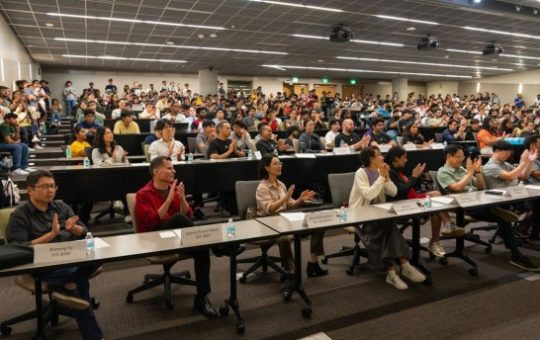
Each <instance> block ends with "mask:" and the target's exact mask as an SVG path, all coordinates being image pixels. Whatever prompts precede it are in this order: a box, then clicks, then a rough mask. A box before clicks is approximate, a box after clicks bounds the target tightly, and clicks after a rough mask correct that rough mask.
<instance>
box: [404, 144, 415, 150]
mask: <svg viewBox="0 0 540 340" xmlns="http://www.w3.org/2000/svg"><path fill="white" fill-rule="evenodd" d="M403 149H405V151H413V150H416V145H414V144H413V143H407V144H403Z"/></svg>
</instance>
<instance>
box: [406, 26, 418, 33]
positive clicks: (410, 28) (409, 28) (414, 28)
mask: <svg viewBox="0 0 540 340" xmlns="http://www.w3.org/2000/svg"><path fill="white" fill-rule="evenodd" d="M406 31H408V32H413V31H416V27H414V26H411V27H407V28H406Z"/></svg>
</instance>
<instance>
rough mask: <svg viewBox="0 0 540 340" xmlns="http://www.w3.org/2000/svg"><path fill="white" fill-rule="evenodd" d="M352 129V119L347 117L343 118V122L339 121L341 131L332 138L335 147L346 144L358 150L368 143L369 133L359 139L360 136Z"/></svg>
mask: <svg viewBox="0 0 540 340" xmlns="http://www.w3.org/2000/svg"><path fill="white" fill-rule="evenodd" d="M353 130H354V123H353V121H352V119H349V118H347V119H345V120H343V123H341V133H340V134H338V135H337V136H336V139H335V140H334V145H335V146H336V148H339V147H343V146H348V147H350V148H354V150H360V149H362V148H364V147H366V146H367V145H368V144H369V141H370V139H371V136H370V135H365V136H364V137H362V139H360V136H358V134H357V133H355V132H354V131H353Z"/></svg>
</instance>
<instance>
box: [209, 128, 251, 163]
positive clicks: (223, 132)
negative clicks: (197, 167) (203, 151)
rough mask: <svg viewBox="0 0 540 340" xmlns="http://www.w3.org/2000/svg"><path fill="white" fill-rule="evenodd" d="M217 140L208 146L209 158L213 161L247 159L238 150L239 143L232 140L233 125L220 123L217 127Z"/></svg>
mask: <svg viewBox="0 0 540 340" xmlns="http://www.w3.org/2000/svg"><path fill="white" fill-rule="evenodd" d="M216 132H217V138H215V139H214V140H213V141H212V142H210V145H209V146H208V157H209V158H211V159H226V158H236V157H245V156H246V155H245V154H244V153H243V152H242V151H240V150H238V142H237V141H235V140H230V139H229V136H230V135H231V124H229V123H228V122H226V121H222V122H220V123H219V124H218V125H217V126H216Z"/></svg>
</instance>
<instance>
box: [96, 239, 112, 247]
mask: <svg viewBox="0 0 540 340" xmlns="http://www.w3.org/2000/svg"><path fill="white" fill-rule="evenodd" d="M108 246H109V244H108V243H107V242H105V241H103V239H102V238H101V237H94V248H96V249H99V248H105V247H108Z"/></svg>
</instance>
